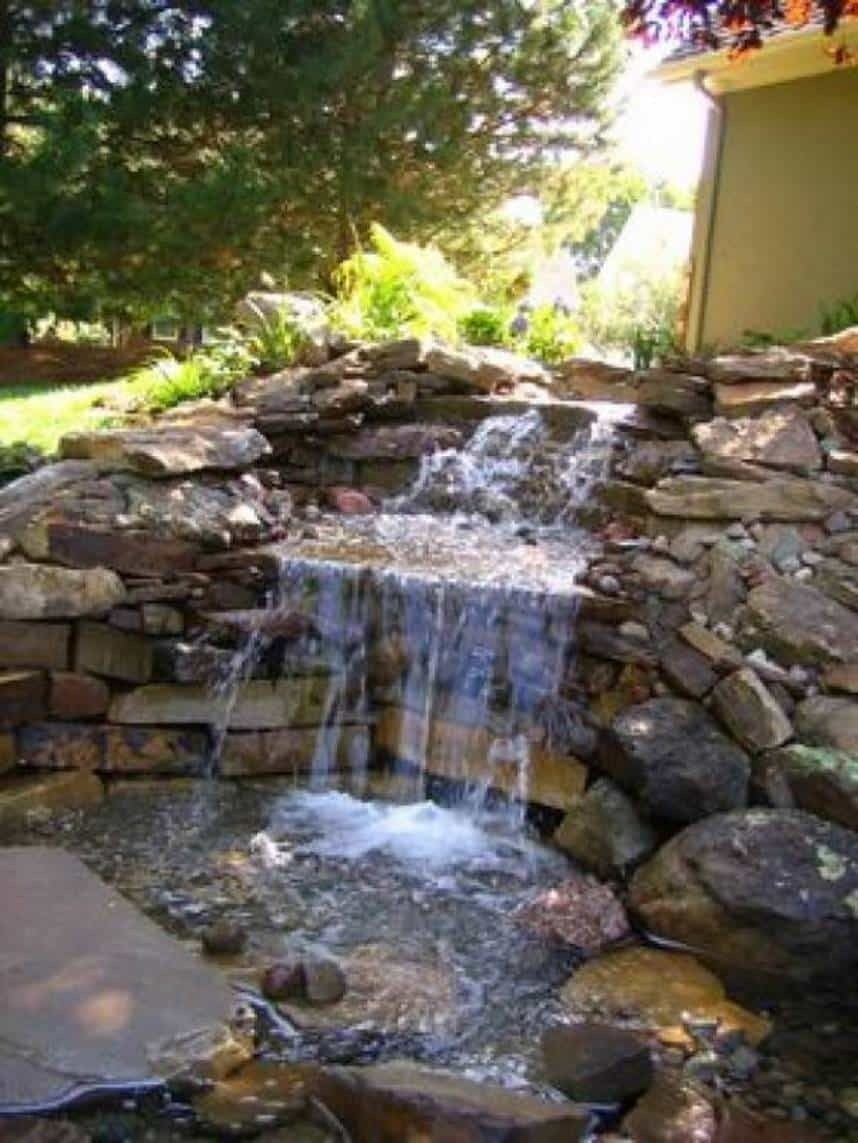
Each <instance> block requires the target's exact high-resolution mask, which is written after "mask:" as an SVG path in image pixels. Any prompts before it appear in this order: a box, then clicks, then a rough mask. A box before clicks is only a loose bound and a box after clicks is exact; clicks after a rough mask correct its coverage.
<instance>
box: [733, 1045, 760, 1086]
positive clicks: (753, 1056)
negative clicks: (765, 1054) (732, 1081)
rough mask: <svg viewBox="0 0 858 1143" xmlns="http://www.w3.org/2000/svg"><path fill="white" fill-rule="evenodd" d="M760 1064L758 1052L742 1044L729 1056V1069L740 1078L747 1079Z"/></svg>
mask: <svg viewBox="0 0 858 1143" xmlns="http://www.w3.org/2000/svg"><path fill="white" fill-rule="evenodd" d="M759 1064H760V1054H759V1052H755V1051H754V1049H753V1048H749V1047H748V1046H747V1045H746V1044H743V1045H742V1046H741V1047H740V1048H737V1049H736V1051H735V1052H733V1053H732V1054H731V1056H730V1071H731V1072H733V1074H734V1075H737V1076H739V1077H740V1078H742V1079H747V1078H748V1077H749V1076H751V1075H753V1073H754V1072H755V1071H756V1070H757V1068H758V1067H759Z"/></svg>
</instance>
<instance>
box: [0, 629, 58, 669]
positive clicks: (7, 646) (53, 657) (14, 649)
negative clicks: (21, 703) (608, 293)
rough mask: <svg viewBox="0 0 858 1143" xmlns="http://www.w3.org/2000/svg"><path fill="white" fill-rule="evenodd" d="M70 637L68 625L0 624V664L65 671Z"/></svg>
mask: <svg viewBox="0 0 858 1143" xmlns="http://www.w3.org/2000/svg"><path fill="white" fill-rule="evenodd" d="M70 635H71V627H70V626H69V624H68V623H21V622H15V621H14V620H10V621H8V622H5V623H2V622H0V664H2V666H4V667H44V668H46V669H48V670H55V671H64V670H65V669H66V667H67V666H68V663H69V637H70Z"/></svg>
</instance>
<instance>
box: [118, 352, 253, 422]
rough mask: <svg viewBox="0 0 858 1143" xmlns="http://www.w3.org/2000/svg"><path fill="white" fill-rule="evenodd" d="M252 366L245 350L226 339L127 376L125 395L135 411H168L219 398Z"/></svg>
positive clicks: (162, 358) (164, 357) (162, 359)
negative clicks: (180, 405) (204, 399)
mask: <svg viewBox="0 0 858 1143" xmlns="http://www.w3.org/2000/svg"><path fill="white" fill-rule="evenodd" d="M255 365H256V359H255V358H254V357H253V355H252V353H251V352H250V351H249V349H248V347H247V346H246V345H245V344H244V343H243V342H242V341H240V340H238V339H233V338H228V339H226V340H224V341H222V342H218V343H216V344H214V345H212V346H208V347H206V348H205V349H200V350H197V352H195V353H193V354H192V355H191V356H189V357H186V358H184V359H180V358H178V357H175V356H173V354H171V353H169V352H166V353H164V354H163V355H162V356H160V357H158V358H156V359H155V360H154V361H152V362H151V364H149V365H147V366H144V367H143V368H142V369H139V370H138V371H137V372H136V373H133V374H132V375H131V377H130V379H129V386H128V393H129V396H130V398H131V401H132V402H133V403H134V404H135V405H137V406H138V407H145V408H148V409H153V410H158V409H171V408H173V406H174V405H179V404H181V402H182V401H198V400H200V399H201V398H203V397H220V396H221V395H222V394H223V393H225V392H226V391H227V390H228V389H230V388H231V387H232V386H233V385H235V384H236V382H238V381H240V380H241V379H242V378H243V377H246V376H247V374H248V373H250V371H251V370H252V369H253V368H254V366H255Z"/></svg>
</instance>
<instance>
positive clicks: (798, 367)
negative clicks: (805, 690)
mask: <svg viewBox="0 0 858 1143" xmlns="http://www.w3.org/2000/svg"><path fill="white" fill-rule="evenodd" d="M706 376H707V377H709V378H710V380H712V381H721V382H723V383H724V384H725V385H736V384H741V383H742V382H744V381H809V380H810V376H811V362H810V359H809V358H808V357H807V356H806V355H805V354H804V353H794V352H792V351H791V350H789V349H784V348H783V347H782V346H776V347H774V348H772V349H766V350H762V351H760V352H755V353H724V354H720V355H719V356H718V357H713V358H712V359H711V360H710V361H708V362H707V363H706Z"/></svg>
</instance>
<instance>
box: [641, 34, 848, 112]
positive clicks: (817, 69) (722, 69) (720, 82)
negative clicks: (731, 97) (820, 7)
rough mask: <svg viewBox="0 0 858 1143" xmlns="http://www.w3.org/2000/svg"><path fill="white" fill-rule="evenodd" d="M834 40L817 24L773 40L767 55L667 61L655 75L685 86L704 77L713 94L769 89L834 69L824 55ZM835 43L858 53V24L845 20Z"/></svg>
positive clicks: (720, 54)
mask: <svg viewBox="0 0 858 1143" xmlns="http://www.w3.org/2000/svg"><path fill="white" fill-rule="evenodd" d="M831 42H832V41H831V39H830V37H827V36H826V35H825V33H824V32H823V30H822V29H821V28H820V27H818V26H811V27H805V28H797V29H796V30H795V31H789V32H783V33H781V34H780V35H778V36H775V37H773V38H772V39H771V40H769V41H768V42H767V43H766V45H765V47H764V48H763V50H762V51H760V52H755V53H753V55H751V56H748V57H746V58H744V59H742V60H731V59H730V53H729V50H728V49H726V48H724V49H722V50H720V51H717V52H700V53H698V54H696V55H688V56H683V57H682V58H681V59H674V60H670V59H668V60H665V61H664V62H663V63H661V64H660V65H659V66H658V67H657V68H655V69H654V70H653V72H652V74H653V76H654V77H655V78H656V79H659V80H661V81H662V82H663V83H682V82H687V81H689V80H693V79H695V78H697V77H702V78H703V81H704V83H705V86H706V89H707V90H708V91H710V92H711V93H712V94H713V95H722V94H725V93H727V92H730V91H742V90H746V89H748V88H752V87H767V86H768V85H770V84H774V83H786V82H787V81H789V80H792V79H803V78H806V77H808V76H812V75H819V74H821V73H823V72H826V71H830V70H832V69H833V68H834V64H833V63H832V60H831V57H830V55H829V54H827V53H826V51H825V48H826V46H827V45H828V44H830V43H831ZM833 42H834V43H835V44H840V43H846V45H847V46H848V47H850V48H851V49H852V51H853V52H854V51H858V20H855V19H849V20H847V21H845V22H844V23H843V24H842V25H841V28H840V29H838V31H837V33H836V36H835V39H834V41H833Z"/></svg>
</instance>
